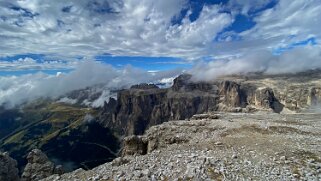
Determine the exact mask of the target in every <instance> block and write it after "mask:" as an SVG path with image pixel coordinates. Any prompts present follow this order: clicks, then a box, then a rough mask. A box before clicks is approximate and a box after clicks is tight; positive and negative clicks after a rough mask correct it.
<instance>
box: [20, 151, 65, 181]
mask: <svg viewBox="0 0 321 181" xmlns="http://www.w3.org/2000/svg"><path fill="white" fill-rule="evenodd" d="M27 160H28V164H27V165H26V167H25V169H24V171H23V173H22V176H21V180H22V181H35V180H40V179H43V178H46V177H49V176H50V175H53V174H62V173H63V169H62V167H61V166H55V164H54V163H52V162H51V161H49V159H48V157H47V156H46V155H45V154H44V153H43V152H42V151H41V150H39V149H34V150H32V151H31V152H30V153H29V154H28V156H27Z"/></svg>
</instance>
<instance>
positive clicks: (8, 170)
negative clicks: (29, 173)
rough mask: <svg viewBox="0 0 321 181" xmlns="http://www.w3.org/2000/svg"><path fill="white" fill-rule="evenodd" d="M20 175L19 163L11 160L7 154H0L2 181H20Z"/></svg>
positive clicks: (0, 176)
mask: <svg viewBox="0 0 321 181" xmlns="http://www.w3.org/2000/svg"><path fill="white" fill-rule="evenodd" d="M18 173H19V170H18V168H17V161H16V160H14V159H13V158H11V157H10V156H9V154H8V153H7V152H5V153H0V180H1V181H2V180H3V181H19V175H18Z"/></svg>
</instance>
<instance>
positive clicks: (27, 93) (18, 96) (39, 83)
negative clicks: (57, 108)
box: [0, 61, 181, 108]
mask: <svg viewBox="0 0 321 181" xmlns="http://www.w3.org/2000/svg"><path fill="white" fill-rule="evenodd" d="M180 72H181V71H180V70H173V71H166V72H156V73H148V72H147V71H144V70H141V69H137V68H134V67H132V66H127V67H125V68H123V69H116V68H114V67H112V66H111V65H108V64H104V63H100V62H97V61H84V62H82V63H79V64H78V65H77V66H76V68H75V70H74V71H71V72H70V73H63V74H60V75H48V74H45V73H41V72H40V73H36V74H28V75H22V76H8V77H0V82H1V84H0V106H4V107H6V108H12V107H14V106H16V105H19V104H21V103H24V102H27V101H32V100H35V99H37V98H41V97H49V98H57V97H59V96H61V95H63V94H65V93H67V92H70V91H73V90H78V89H83V88H86V87H89V86H93V85H97V84H104V85H105V86H104V87H105V88H107V89H111V90H115V89H121V88H128V87H130V86H131V85H133V84H138V83H143V82H155V81H157V80H161V79H163V78H169V77H173V76H177V75H178V74H180Z"/></svg>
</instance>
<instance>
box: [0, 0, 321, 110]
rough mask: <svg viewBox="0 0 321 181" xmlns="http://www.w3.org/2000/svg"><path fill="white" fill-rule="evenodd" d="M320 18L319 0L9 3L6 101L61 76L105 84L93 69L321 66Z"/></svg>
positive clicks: (0, 95)
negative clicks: (22, 86) (20, 92)
mask: <svg viewBox="0 0 321 181" xmlns="http://www.w3.org/2000/svg"><path fill="white" fill-rule="evenodd" d="M320 22H321V1H320V0H295V1H293V0H255V1H254V0H162V1H157V0H70V1H64V0H55V1H52V0H1V1H0V42H1V43H0V77H1V79H2V82H0V104H1V99H2V102H5V101H4V100H8V99H9V98H6V99H5V98H4V97H9V96H13V95H16V94H15V93H14V92H15V91H18V88H17V87H19V86H20V85H22V84H23V83H25V82H29V88H28V90H30V91H33V90H34V89H35V87H36V83H35V82H37V81H38V82H39V81H40V82H41V81H42V82H46V81H47V80H48V79H50V80H51V79H57V78H56V77H61V76H57V75H62V77H68V76H70V77H72V76H71V74H74V72H77V73H78V74H77V75H78V77H73V78H74V82H76V83H77V82H79V81H81V80H82V79H83V77H84V75H86V76H87V77H86V78H87V79H88V80H92V81H90V83H87V84H84V85H83V84H81V83H79V84H81V85H83V86H90V85H93V84H96V83H104V81H103V80H101V78H98V79H96V78H97V76H96V74H95V70H89V68H93V67H94V68H97V67H103V69H106V70H107V69H108V70H109V69H112V70H113V71H114V72H126V70H129V69H130V70H135V71H133V72H136V71H139V72H144V73H145V74H146V77H149V78H148V80H151V79H153V76H154V78H156V77H157V79H162V78H166V77H164V75H166V76H169V75H170V76H173V75H178V74H180V73H182V72H186V71H187V72H189V73H192V74H193V76H194V77H195V78H196V79H197V80H211V79H214V78H215V77H217V76H220V75H225V74H231V73H233V74H235V73H247V72H254V71H261V72H265V73H270V74H275V73H293V72H298V71H306V70H310V69H316V68H321V46H320V43H319V41H320V37H321V31H320V29H321V23H320ZM89 64H90V65H92V66H88V68H84V65H89ZM97 65H99V66H97ZM79 70H82V71H84V72H82V73H80V72H79ZM113 71H112V72H113ZM88 72H91V74H88ZM98 72H99V71H98ZM129 72H130V71H129ZM164 72H165V73H164ZM168 72H170V73H168ZM39 74H41V75H42V76H40V77H41V78H40V77H39ZM115 74H117V73H115ZM155 74H159V75H163V77H161V76H159V75H157V76H155ZM126 75H127V74H126ZM88 76H89V77H88ZM90 76H92V77H95V78H93V79H90ZM100 76H102V77H107V76H109V77H108V78H106V80H111V79H109V78H110V77H112V76H111V75H110V74H109V73H108V72H107V73H100ZM117 76H120V77H121V76H123V74H117ZM150 76H151V77H150ZM60 79H65V78H60ZM9 80H10V81H9ZM13 80H15V81H13ZM93 80H95V81H93ZM98 80H99V81H98ZM123 81H124V83H123V85H125V84H126V83H125V80H123ZM141 81H146V79H145V78H144V79H138V78H137V80H136V81H135V83H136V82H141ZM4 82H7V83H6V84H5V83H4ZM9 82H11V84H9ZM18 85H19V86H18ZM37 85H38V84H37ZM41 85H42V84H41ZM126 85H127V84H126ZM47 86H49V85H47ZM83 86H75V88H81V87H83ZM27 87H28V86H27ZM25 89H27V88H26V87H24V88H22V89H21V90H25ZM70 89H72V88H68V90H70ZM19 90H20V89H19ZM35 90H36V89H35ZM58 92H64V91H62V90H60V91H58Z"/></svg>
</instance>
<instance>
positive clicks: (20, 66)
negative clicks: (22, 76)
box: [0, 57, 80, 71]
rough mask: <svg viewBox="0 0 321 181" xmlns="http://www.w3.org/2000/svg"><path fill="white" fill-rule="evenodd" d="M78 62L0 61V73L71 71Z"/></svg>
mask: <svg viewBox="0 0 321 181" xmlns="http://www.w3.org/2000/svg"><path fill="white" fill-rule="evenodd" d="M79 63H80V61H59V60H54V61H53V60H52V61H49V60H47V61H37V60H34V59H32V58H29V57H26V58H19V59H18V60H13V61H5V60H1V59H0V71H21V70H39V71H41V70H64V69H65V70H67V69H73V68H74V67H75V66H76V65H77V64H79Z"/></svg>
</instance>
